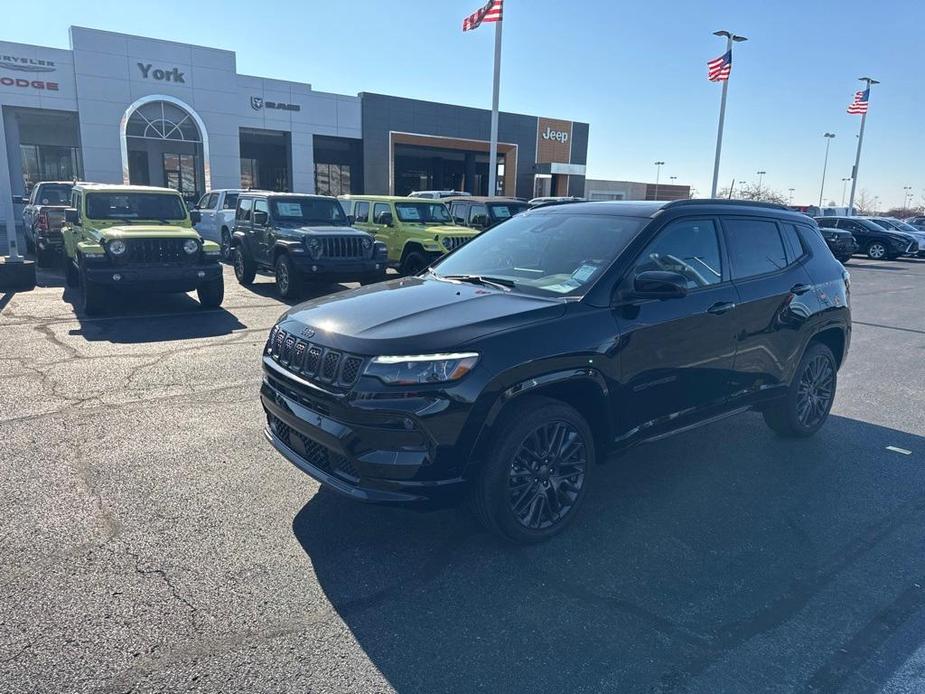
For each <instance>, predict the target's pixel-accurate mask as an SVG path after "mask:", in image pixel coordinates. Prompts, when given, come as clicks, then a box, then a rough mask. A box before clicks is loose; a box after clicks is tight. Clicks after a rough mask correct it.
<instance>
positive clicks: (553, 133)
mask: <svg viewBox="0 0 925 694" xmlns="http://www.w3.org/2000/svg"><path fill="white" fill-rule="evenodd" d="M543 139H544V140H555V141H556V142H561V143H562V144H565V143H566V142H568V133H567V132H565V131H564V130H553V129H552V128H550V127H547V128H546V132H544V133H543Z"/></svg>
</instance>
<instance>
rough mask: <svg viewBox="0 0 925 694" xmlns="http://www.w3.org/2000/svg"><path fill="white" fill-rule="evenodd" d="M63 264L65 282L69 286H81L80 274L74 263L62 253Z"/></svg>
mask: <svg viewBox="0 0 925 694" xmlns="http://www.w3.org/2000/svg"><path fill="white" fill-rule="evenodd" d="M61 262H62V263H64V281H65V283H66V284H67V286H68V287H76V286H78V285H79V284H80V272H79V271H78V269H77V266H76V265H75V264H74V261H73V260H71V259H70V258H69V257H68V255H67V253H62V254H61Z"/></svg>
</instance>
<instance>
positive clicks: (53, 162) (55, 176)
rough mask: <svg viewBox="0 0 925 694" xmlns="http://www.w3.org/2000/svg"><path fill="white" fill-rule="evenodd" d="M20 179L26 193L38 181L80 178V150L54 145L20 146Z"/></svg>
mask: <svg viewBox="0 0 925 694" xmlns="http://www.w3.org/2000/svg"><path fill="white" fill-rule="evenodd" d="M19 152H20V156H21V158H22V178H23V185H24V187H25V191H26V192H27V193H28V192H29V191H31V190H32V187H33V186H34V185H35V184H36V183H38V182H39V181H73V180H75V179H79V178H80V149H79V148H77V147H60V146H56V145H20V146H19Z"/></svg>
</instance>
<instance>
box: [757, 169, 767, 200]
mask: <svg viewBox="0 0 925 694" xmlns="http://www.w3.org/2000/svg"><path fill="white" fill-rule="evenodd" d="M755 173H756V174H758V195H761V180H762V179H763V178H764V175H765V174H766V173H767V171H756V172H755Z"/></svg>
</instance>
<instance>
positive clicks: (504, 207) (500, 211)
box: [488, 202, 528, 222]
mask: <svg viewBox="0 0 925 694" xmlns="http://www.w3.org/2000/svg"><path fill="white" fill-rule="evenodd" d="M527 207H528V205H527V203H525V202H505V203H500V202H495V203H491V204H489V205H488V211H489V213H490V214H491V219H492V221H493V222H503V221H504V220H505V219H510V218H511V217H513V216H514V215H515V214H520V213H521V212H523V211H524V210H525V209H527Z"/></svg>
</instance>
